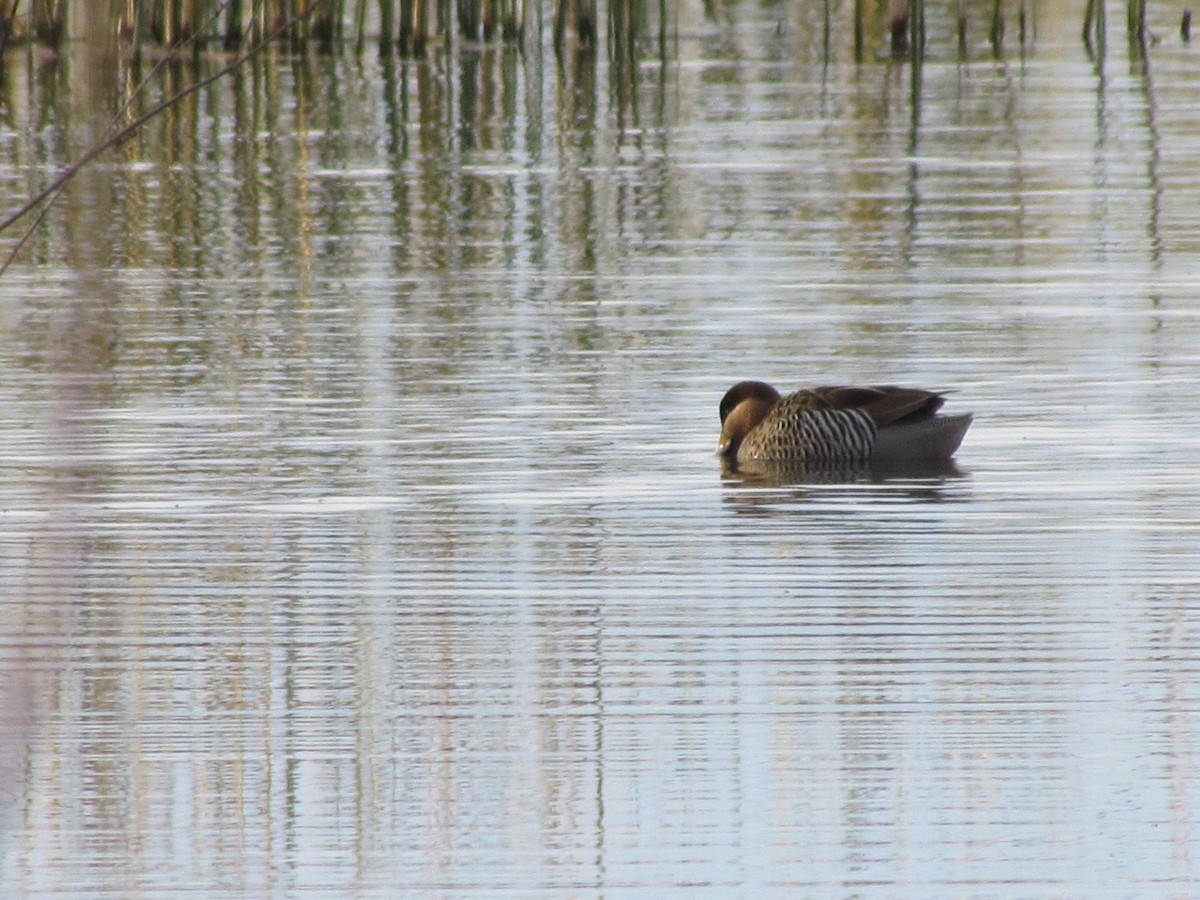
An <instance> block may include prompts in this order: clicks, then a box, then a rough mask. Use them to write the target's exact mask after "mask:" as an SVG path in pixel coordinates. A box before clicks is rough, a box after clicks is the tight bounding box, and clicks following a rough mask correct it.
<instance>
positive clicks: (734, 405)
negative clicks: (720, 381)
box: [717, 381, 779, 459]
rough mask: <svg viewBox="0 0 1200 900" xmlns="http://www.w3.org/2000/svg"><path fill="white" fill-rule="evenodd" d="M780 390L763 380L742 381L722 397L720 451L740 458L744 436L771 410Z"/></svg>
mask: <svg viewBox="0 0 1200 900" xmlns="http://www.w3.org/2000/svg"><path fill="white" fill-rule="evenodd" d="M778 400H779V391H777V390H775V388H773V387H771V386H770V385H769V384H765V383H763V382H761V381H739V382H738V383H737V384H735V385H734V386H733V387H731V388H730V389H729V390H728V391H726V392H725V396H724V397H722V398H721V440H720V442H719V443H718V444H717V453H719V454H720V455H721V456H724V457H726V458H729V459H734V458H736V457H737V452H738V447H739V446H741V443H742V439H743V438H744V437H745V436H746V435H748V434H749V433H750V432H751V431H752V430H753V429H754V428H755V427H756V426H757V425H758V423H759V422H761V421H762V420H763V419H765V418H766V417H767V413H769V412H770V411H771V407H772V406H774V405H775V403H776V401H778Z"/></svg>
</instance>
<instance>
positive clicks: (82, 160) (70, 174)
mask: <svg viewBox="0 0 1200 900" xmlns="http://www.w3.org/2000/svg"><path fill="white" fill-rule="evenodd" d="M327 2H329V0H313V2H311V3H310V4H309V5H308V6H307V7H306V8H305V9H302V10H301V11H300V12H297V13H296V14H295V15H294V16H292V17H291V18H289V19H285V20H284V21H282V22H280V23H279V24H278V25H277V26H276V27H275V28H274V29H272V30H271V31H270V32H269V33H268V34H266V35H264V36H263V38H262V40H260V41H259V42H258V43H257V44H255V45H254V46H253V47H251V48H250V49H249V50H247V51H246V52H244V53H242V54H239V55H238V56H237V57H235V58H234V59H233V60H232V61H231V62H229V63H228V64H227V65H225V66H222V67H221V68H220V69H218V70H217V71H216V72H214V73H213V74H211V75H209V76H207V77H205V78H201V79H200V80H199V81H197V82H195V83H194V84H191V85H189V86H188V87H186V88H184V89H183V90H181V91H179V92H178V93H177V94H173V95H172V96H170V97H168V98H167V99H166V100H163V101H161V102H159V103H156V104H155V105H154V106H152V107H151V108H150V109H149V110H148V111H146V112H144V113H142V114H141V115H140V116H138V117H137V118H135V119H134V120H133V121H131V122H130V123H129V124H127V125H125V126H123V127H122V128H119V129H117V130H116V131H112V132H110V133H108V134H107V136H106V137H103V138H101V139H100V140H98V141H97V142H96V143H95V144H93V145H92V147H91V148H90V149H89V150H88V151H87V152H86V153H84V154H83V155H82V156H81V157H79V158H78V159H77V160H75V161H74V162H73V163H71V164H70V165H69V166H67V167H66V168H65V169H63V170H62V171H61V172H60V173H59V174H58V175H57V177H55V179H54V180H53V181H51V182H50V184H48V185H47V186H46V187H44V188H43V189H42V190H41V191H39V192H38V193H37V194H35V195H34V196H33V197H32V198H30V199H29V200H28V201H27V202H26V203H25V205H24V206H22V207H21V208H20V209H18V210H17V211H16V212H14V213H13V214H12V215H10V216H8V218H6V219H5V220H4V221H3V222H0V233H3V232H4V231H6V230H7V229H8V228H9V227H11V226H12V225H13V224H14V223H16V222H18V221H20V220H21V219H22V218H24V217H25V216H26V215H28V214H29V213H30V212H32V211H33V210H34V209H37V207H38V206H41V205H42V204H43V203H45V206H44V207H43V208H42V210H41V211H40V212H39V213H38V215H37V217H36V218H35V219H34V221H33V224H32V225H30V227H29V228H28V229H27V230H26V231H25V233H24V234H23V235H21V238H20V240H18V241H17V244H16V246H15V247H13V249H12V251H11V252H10V253H9V254H8V257H7V258H6V259H5V260H4V262H3V264H0V276H2V275H3V274H4V273H5V272H7V271H8V267H9V266H10V265H12V263H13V260H14V259H16V256H17V254H18V253H20V251H21V248H22V247H24V246H25V243H26V241H28V240H29V238H30V236H31V235H32V234H33V233H34V231H35V230H36V229H37V227H38V225H39V224H40V223H41V221H42V219H43V218H44V217H45V215H46V213H47V211H48V210H49V209H50V206H51V204H52V203H53V202H54V200H55V199H56V198H57V197H58V194H59V193H60V192H61V191H62V189H63V187H64V186H65V185H66V184H67V182H69V181H70V180H71V179H72V178H74V177H75V176H76V175H78V174H79V172H80V171H81V170H82V169H83V167H84V166H86V165H87V164H88V163H90V162H92V160H94V159H96V158H97V157H98V156H100V155H102V154H103V153H106V152H107V151H109V150H113V149H116V148H117V147H120V146H121V145H122V144H124V143H125V142H126V141H128V140H129V139H130V138H132V137H133V136H134V135H136V134H137V132H138V130H139V129H140V128H141V127H142V126H143V125H145V124H146V123H147V122H149V121H150V120H151V119H153V118H154V117H155V116H158V115H160V114H161V113H164V112H166V111H167V110H168V109H170V108H171V107H173V106H176V105H177V104H179V103H180V102H182V101H183V100H185V99H187V98H188V97H190V96H191V95H192V94H194V93H196V92H197V91H200V90H203V89H204V88H206V87H208V86H209V85H210V84H212V83H213V82H214V81H217V80H218V79H220V78H224V77H225V76H226V75H228V74H230V73H231V72H233V71H234V70H236V69H238V68H240V67H241V66H242V65H244V64H245V63H246V62H248V61H249V60H250V59H252V58H254V57H255V56H256V55H257V54H258V53H260V52H261V51H262V50H263V49H265V48H266V47H267V46H269V45H270V44H272V43H274V42H275V41H277V40H279V38H281V37H282V36H283V35H285V34H286V33H287V32H288V31H290V30H291V29H292V28H294V27H295V26H296V25H297V24H299V23H301V22H303V21H304V20H306V19H307V18H308V17H309V16H311V15H312V14H313V12H315V11H316V10H317V9H319V8H320V7H321V6H323V5H324V4H325V3H327ZM219 11H220V10H218V13H219ZM176 49H177V48H176ZM146 83H147V82H146V81H143V82H142V85H141V86H140V87H139V90H140V89H141V87H144V86H145V84H146ZM129 102H131V101H127V102H126V104H125V105H124V106H123V107H122V108H121V111H120V112H119V113H118V116H119V115H121V113H123V112H124V111H125V109H126V108H128V105H129Z"/></svg>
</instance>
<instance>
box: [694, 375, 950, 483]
mask: <svg viewBox="0 0 1200 900" xmlns="http://www.w3.org/2000/svg"><path fill="white" fill-rule="evenodd" d="M943 403H945V395H944V393H943V392H939V391H927V390H922V389H920V388H910V387H898V386H896V385H872V386H855V385H842V386H837V387H811V388H802V389H800V390H798V391H796V392H794V393H791V394H788V395H787V396H782V395H781V394H780V393H779V391H777V390H776V389H775V388H773V387H772V386H771V385H769V384H766V383H765V382H762V381H739V382H738V383H737V384H735V385H734V386H733V387H731V388H730V389H729V390H728V391H727V392H726V393H725V396H724V397H723V398H722V400H721V407H720V413H721V440H720V442H719V443H718V445H717V453H718V454H719V455H720V456H721V457H722V459H723V460H724V461H726V462H727V463H729V464H730V465H732V466H735V467H736V466H737V465H745V464H747V463H780V464H787V465H803V466H818V467H819V466H862V465H908V464H917V463H926V462H929V463H933V462H944V461H946V460H949V459H950V457H952V456H953V455H954V453H955V451H957V450H958V448H959V445H960V444H961V443H962V440H963V436H964V435H966V433H967V429H968V428H969V427H970V426H971V421H972V418H973V416H972V414H971V413H960V414H958V415H953V416H946V415H938V414H937V413H938V410H940V409H941V408H942V405H943Z"/></svg>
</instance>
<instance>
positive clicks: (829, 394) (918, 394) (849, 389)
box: [800, 384, 945, 428]
mask: <svg viewBox="0 0 1200 900" xmlns="http://www.w3.org/2000/svg"><path fill="white" fill-rule="evenodd" d="M800 393H808V394H811V395H812V396H813V397H814V398H816V399H817V400H818V401H819V402H820V403H821V404H823V405H824V407H825V408H826V409H861V410H862V411H863V412H865V413H866V414H867V415H869V416H870V417H871V419H872V420H873V421H874V422H875V424H876V425H878V426H879V427H880V428H882V427H883V426H885V425H891V424H892V423H893V422H899V421H900V420H902V419H907V418H910V417H911V418H927V417H929V416H932V415H933V414H934V413H935V412H937V411H938V410H939V409H941V408H942V404H943V403H944V402H945V401H944V400H943V399H942V395H941V394H939V393H936V392H934V391H924V390H921V389H920V388H906V387H897V386H896V385H892V384H886V385H872V386H870V387H858V386H836V387H818V388H812V389H811V390H809V391H807V392H805V391H801V392H800Z"/></svg>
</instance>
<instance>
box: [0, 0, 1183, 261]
mask: <svg viewBox="0 0 1200 900" xmlns="http://www.w3.org/2000/svg"><path fill="white" fill-rule="evenodd" d="M1079 2H1082V3H1084V4H1085V6H1084V9H1083V27H1082V31H1081V39H1082V42H1083V44H1084V47H1085V48H1086V52H1087V54H1088V56H1089V57H1090V58H1091V59H1092V60H1093V61H1095V63H1096V65H1097V66H1099V65H1101V64H1102V63H1103V60H1104V55H1105V42H1106V34H1107V30H1108V28H1107V22H1106V16H1105V3H1104V0H1079ZM703 3H704V9H703V13H702V14H703V15H704V16H706V17H708V18H712V19H720V18H723V17H724V16H726V15H727V12H726V11H725V10H723V9H722V8H721V2H720V0H703ZM1125 3H1126V12H1127V15H1126V26H1127V36H1128V39H1129V42H1130V48H1131V56H1132V57H1133V58H1145V57H1146V54H1147V52H1148V49H1149V47H1150V46H1152V45H1153V44H1154V42H1155V39H1153V38H1151V37H1150V36H1149V34H1148V32H1147V30H1146V24H1145V23H1146V3H1145V0H1125ZM822 4H823V5H822V7H821V9H820V10H818V11H816V12H815V13H814V15H816V16H817V17H818V21H820V22H821V28H822V33H823V36H824V45H825V47H826V49H827V51H828V48H829V46H830V44H831V43H832V37H831V35H832V33H833V31H834V29H835V27H837V26H838V24H839V23H842V20H844V19H846V18H851V19H852V22H851V23H849V24H850V25H851V26H852V28H853V54H854V59H855V61H856V62H858V63H862V62H863V61H864V58H865V57H866V56H867V55H868V50H867V49H866V48H867V47H868V45H870V46H871V47H873V48H876V47H879V46H880V45H881V44H882V47H881V50H880V52H879V53H875V51H874V50H872V51H870V53H871V54H872V58H875V57H876V56H878V57H882V58H885V59H890V60H899V61H902V62H907V63H908V64H909V65H908V68H909V71H910V73H911V81H912V85H911V88H912V93H913V97H914V99H916V98H917V97H919V94H920V83H921V67H922V62H923V60H924V58H925V53H926V30H925V0H873V2H870V3H868V0H847V2H846V3H845V4H843V5H840V6H839V5H835V4H834V3H833V2H832V0H822ZM1033 12H1034V7H1033V0H970V6H968V0H955V5H954V6H953V7H951V8H949V9H948V10H939V13H940V14H941V15H947V14H948V15H950V16H951V17H952V21H953V23H954V25H953V33H954V34H955V35H956V36H957V45H958V46H957V53H958V56H959V58H966V57H967V56H968V47H969V46H970V44H969V41H968V20H972V21H977V22H978V26H977V27H980V28H981V27H982V26H983V24H984V23H983V19H985V18H987V19H989V20H990V21H988V38H987V43H988V45H989V46H990V48H991V52H992V53H993V55H994V56H996V57H1000V56H1002V55H1003V53H1004V52H1005V44H1004V41H1005V33H1006V26H1007V24H1008V20H1009V19H1010V18H1015V24H1016V40H1017V42H1018V44H1019V46H1020V48H1021V52H1022V53H1023V52H1024V51H1025V49H1026V48H1028V47H1030V46H1032V43H1033V40H1034V34H1035V31H1036V29H1035V27H1034V17H1033ZM842 24H846V23H842ZM678 27H679V23H678V7H677V6H675V5H674V4H672V3H669V2H668V0H97V2H95V3H92V2H89V3H87V4H84V3H72V2H69V0H0V62H4V57H5V54H10V53H15V52H22V51H23V52H25V53H30V54H32V53H34V52H35V50H38V51H40V52H47V51H48V52H50V53H54V52H55V51H56V50H59V49H63V48H64V47H65V46H67V45H73V44H77V43H80V42H82V43H84V44H88V45H98V46H105V47H111V48H113V49H115V50H116V51H117V53H118V58H119V59H121V60H127V61H131V63H132V70H133V72H134V73H135V74H134V80H135V82H136V83H137V84H138V85H139V87H138V88H137V89H136V90H135V91H134V94H135V95H136V94H138V93H140V92H141V91H142V90H143V89H145V88H146V87H147V85H149V84H151V83H152V82H154V81H155V79H156V76H157V75H158V74H159V72H160V71H161V70H162V68H163V66H166V65H170V64H177V63H180V62H185V61H186V60H188V59H197V60H198V59H199V58H200V56H201V55H202V54H204V55H211V54H213V53H217V54H224V58H223V59H222V60H221V63H222V64H221V65H220V66H219V68H218V69H217V70H216V71H214V72H212V73H211V74H208V75H207V76H205V77H203V78H198V80H196V81H195V82H194V83H193V84H191V85H190V86H189V87H187V88H184V89H182V90H180V91H178V92H177V93H174V94H172V95H171V96H168V97H166V98H165V99H163V100H160V101H158V102H156V103H154V104H153V105H152V106H151V107H150V108H149V109H147V110H145V111H142V112H136V113H135V112H134V111H132V109H130V108H129V106H128V104H127V107H126V109H124V110H122V111H121V113H120V114H118V116H117V117H116V118H114V120H113V122H112V124H111V125H110V127H109V128H108V129H107V131H106V132H105V133H104V134H102V135H100V136H99V137H98V138H97V139H96V141H95V143H94V144H93V145H92V146H91V147H90V148H89V149H88V150H87V151H86V152H84V153H82V154H81V155H80V156H79V157H78V158H77V159H76V160H75V161H74V162H73V163H71V164H70V165H69V166H67V167H65V168H64V169H63V170H62V171H61V172H60V173H59V174H58V176H57V177H55V178H54V179H52V180H51V181H50V183H49V184H48V185H47V186H46V187H45V188H44V189H43V190H41V191H39V192H38V193H37V194H36V195H35V196H32V197H30V198H29V199H28V200H27V201H26V202H24V203H23V204H22V205H21V206H20V207H19V208H18V209H16V210H14V211H12V212H8V213H5V214H4V215H3V216H2V217H0V234H2V233H4V232H5V231H7V230H8V229H9V228H11V227H12V226H14V225H15V224H17V223H18V222H20V221H21V220H23V219H26V217H30V216H31V217H32V223H31V224H29V225H28V226H27V228H26V230H25V232H24V233H23V234H22V236H21V237H20V238H19V239H18V240H17V241H16V244H15V246H13V247H12V248H11V249H10V251H9V252H8V253H7V254H5V255H4V258H2V259H0V276H2V275H3V274H4V272H5V271H6V270H7V268H8V267H9V265H10V264H11V263H12V261H13V260H14V259H15V257H16V256H17V255H18V254H19V252H20V250H21V247H22V246H23V245H24V243H25V242H26V241H27V240H28V238H29V237H30V235H31V234H32V233H33V232H34V231H35V230H36V228H37V226H38V223H39V222H40V221H41V219H42V217H43V216H44V215H45V212H46V211H47V209H48V208H49V206H50V205H51V204H52V203H53V201H54V198H55V197H56V196H57V195H58V193H59V192H60V191H61V190H62V188H63V186H64V185H66V183H67V182H68V181H70V180H71V178H73V177H74V176H75V175H76V174H77V173H78V172H79V171H80V170H81V169H82V168H83V167H84V166H86V165H88V164H89V163H91V162H92V161H93V160H95V159H96V158H97V157H99V156H101V155H102V154H104V153H105V152H106V151H108V150H111V149H113V148H115V147H118V146H120V145H121V144H123V143H125V142H126V141H128V140H130V139H131V138H132V137H134V136H135V135H136V133H137V132H138V130H139V129H140V128H141V127H142V126H143V125H145V124H146V122H148V121H149V120H150V119H152V118H154V117H155V116H158V115H159V114H161V113H163V112H165V111H166V110H168V109H170V108H172V107H174V106H175V105H176V104H178V103H180V102H181V101H183V100H185V99H186V98H187V97H188V96H190V95H192V94H194V93H195V92H196V91H198V90H200V89H202V88H204V87H206V86H207V85H209V84H211V83H212V82H214V81H216V80H217V79H219V78H223V77H224V76H226V75H228V74H230V73H231V72H233V71H234V70H236V69H238V68H239V67H241V66H242V65H243V64H245V63H246V62H247V61H249V60H250V59H252V58H253V57H254V56H256V55H257V54H259V53H261V52H262V51H264V50H265V49H267V48H268V47H273V48H276V49H280V48H282V49H283V50H285V52H293V53H307V52H314V51H315V52H317V53H324V54H345V53H350V52H353V53H356V54H361V53H363V52H364V51H365V50H366V49H367V48H368V47H369V46H372V45H373V46H375V47H377V50H378V52H379V53H380V54H381V55H384V56H387V57H395V56H399V57H400V58H405V59H420V58H422V57H423V56H425V55H426V54H427V52H431V51H432V50H433V49H434V48H436V47H447V46H450V45H452V44H454V43H461V44H463V45H468V44H470V45H475V46H480V45H497V44H498V45H501V46H508V47H514V48H516V50H517V51H518V52H521V51H522V50H523V49H525V48H526V47H527V46H530V45H531V44H533V43H534V42H537V43H538V45H539V46H540V45H541V42H542V41H544V40H545V39H546V38H547V36H548V35H552V39H553V45H554V49H555V53H556V56H557V59H558V64H559V66H560V67H563V66H566V65H567V62H568V60H567V56H568V53H571V54H573V55H574V56H575V57H576V58H577V59H588V58H591V59H594V58H595V57H596V55H597V54H598V53H599V52H607V55H608V58H609V61H610V64H612V65H614V66H617V67H624V68H626V69H627V70H634V69H636V67H637V65H638V63H639V62H640V61H642V60H644V59H656V60H659V61H661V62H662V63H663V64H666V63H667V62H668V61H669V58H670V54H671V47H672V46H673V38H676V39H677V37H678V35H677V34H676V33H675V32H676V30H677V29H678ZM548 30H549V31H548ZM942 33H945V30H944V29H943V30H942ZM1179 34H1180V37H1181V39H1182V40H1183V41H1184V42H1187V41H1189V40H1190V37H1191V10H1190V9H1187V8H1185V9H1183V11H1182V21H1181V23H1180V26H1179ZM869 41H870V44H869ZM3 77H4V75H3V69H2V68H0V78H3ZM130 102H132V100H131V101H130Z"/></svg>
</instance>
